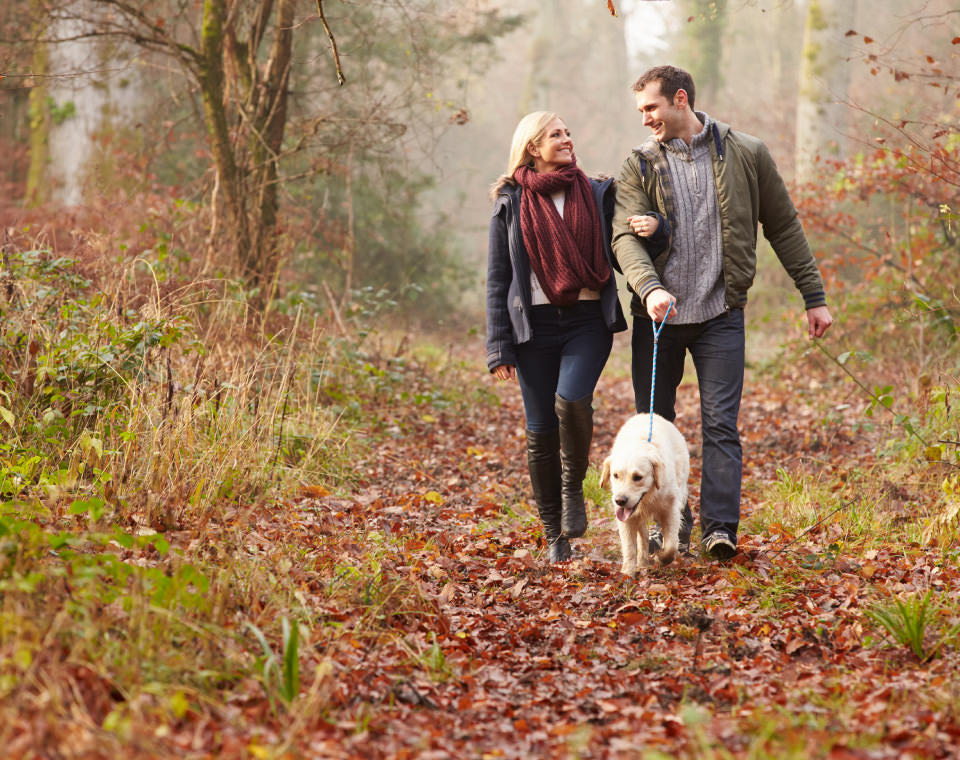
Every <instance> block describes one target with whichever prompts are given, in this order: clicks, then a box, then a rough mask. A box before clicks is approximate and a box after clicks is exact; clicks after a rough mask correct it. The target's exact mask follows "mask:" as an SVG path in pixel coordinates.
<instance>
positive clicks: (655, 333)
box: [647, 301, 673, 443]
mask: <svg viewBox="0 0 960 760" xmlns="http://www.w3.org/2000/svg"><path fill="white" fill-rule="evenodd" d="M672 308H673V301H671V302H670V305H669V306H668V307H667V316H665V317H664V318H663V322H661V323H660V327H657V323H656V322H654V321H653V320H652V319H651V320H650V329H651V330H653V373H652V375H651V376H650V433H649V435H647V443H649V442H650V441H652V440H653V388H654V386H655V385H656V383H657V345H658V344H659V343H660V332H661V331H662V330H663V326H664V325H665V324H667V320H668V319H670V310H671V309H672Z"/></svg>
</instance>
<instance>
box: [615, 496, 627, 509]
mask: <svg viewBox="0 0 960 760" xmlns="http://www.w3.org/2000/svg"><path fill="white" fill-rule="evenodd" d="M614 501H615V502H616V503H617V506H618V507H623V506H626V504H627V497H626V496H618V497H617V498H616V499H614Z"/></svg>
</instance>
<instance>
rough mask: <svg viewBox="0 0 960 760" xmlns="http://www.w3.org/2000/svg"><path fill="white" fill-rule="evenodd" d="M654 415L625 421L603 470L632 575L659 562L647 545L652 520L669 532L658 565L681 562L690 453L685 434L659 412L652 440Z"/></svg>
mask: <svg viewBox="0 0 960 760" xmlns="http://www.w3.org/2000/svg"><path fill="white" fill-rule="evenodd" d="M650 416H651V415H649V414H637V415H634V416H633V417H631V418H630V419H628V420H627V421H626V422H625V423H623V427H621V428H620V432H618V433H617V437H616V438H615V439H614V441H613V448H612V449H611V451H610V456H608V457H607V458H606V459H605V460H604V462H603V467H602V469H601V470H600V487H601V488H606V487H607V485H608V484H609V486H610V491H611V502H612V503H613V509H614V512H615V514H616V517H617V528H618V529H619V531H620V549H621V551H622V553H623V566H622V567H621V571H622V572H623V573H624V574H625V575H630V576H633V575H636V572H637V567H638V566H639V567H643V568H648V567H651V566H652V565H653V564H654V559H653V558H651V556H650V552H649V548H648V544H647V542H648V539H649V534H648V532H647V523H648V522H649V521H650V520H656V521H657V523H658V524H659V525H660V530H662V531H663V549H662V550H661V551H660V552H658V553H657V556H656V558H655V559H656V562H657V563H658V564H660V565H669V564H670V563H671V562H673V560H674V559H675V558H676V556H677V541H678V533H679V531H680V513H681V510H682V509H683V505H684V503H685V502H686V500H687V480H688V479H689V477H690V453H689V452H688V451H687V442H686V441H685V440H684V438H683V434H682V433H681V432H680V431H679V430H677V428H676V427H675V426H674V424H673V423H672V422H668V421H667V420H665V419H664V418H663V417H661V416H660V415H658V414H654V415H653V438H652V440H651V441H647V436H648V435H649V433H650ZM638 543H639V548H640V559H639V562H638V560H637V545H638Z"/></svg>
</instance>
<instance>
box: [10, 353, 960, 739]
mask: <svg viewBox="0 0 960 760" xmlns="http://www.w3.org/2000/svg"><path fill="white" fill-rule="evenodd" d="M476 378H479V379H478V380H477V379H476ZM474 381H476V382H477V383H479V384H484V387H485V388H488V389H489V392H488V393H485V394H481V395H485V396H486V397H487V402H486V403H473V404H468V405H463V406H460V407H459V408H455V407H446V408H445V407H443V406H442V405H439V406H432V405H430V404H420V405H418V406H412V405H409V404H408V405H400V404H397V405H395V406H393V407H387V408H386V409H388V410H389V411H383V412H382V413H380V414H378V415H376V420H377V422H376V424H374V425H373V426H371V428H370V429H369V430H368V431H366V438H365V440H363V441H356V442H354V443H355V445H354V447H353V448H355V449H356V450H357V451H358V452H359V453H357V455H356V458H355V459H354V460H353V461H352V462H351V465H350V466H351V469H352V471H353V472H352V477H353V485H351V486H350V487H349V488H345V489H343V490H341V491H334V492H331V491H330V490H329V489H328V488H326V487H324V486H321V485H316V486H308V487H306V488H305V489H304V490H303V492H302V493H301V495H300V497H299V498H298V499H296V500H294V501H293V502H292V503H286V504H262V505H259V506H253V507H250V508H243V509H235V510H230V511H228V512H227V513H226V514H225V515H223V517H222V518H221V517H214V518H213V519H212V521H211V523H209V524H206V525H203V526H199V525H198V526H193V527H190V528H186V529H184V530H182V531H178V532H171V533H168V534H167V539H168V540H169V541H170V543H171V547H172V550H173V551H174V552H175V551H177V550H182V551H185V552H189V553H193V554H197V555H201V556H205V557H206V558H207V559H209V560H210V561H212V562H229V561H231V558H230V556H228V554H229V553H230V552H233V553H238V552H239V553H243V554H246V555H247V559H250V558H254V559H257V560H258V561H261V562H263V563H265V564H268V565H271V566H272V567H273V568H274V570H275V572H277V573H279V574H280V575H282V576H283V578H282V581H283V584H282V585H284V586H285V587H288V588H289V589H291V594H292V595H293V597H294V598H295V600H296V601H295V602H293V601H291V605H293V606H296V607H298V608H299V609H301V610H303V611H306V613H307V615H308V619H306V620H303V621H302V623H303V625H304V628H305V629H307V630H309V633H308V634H307V635H305V637H304V638H303V640H302V641H301V643H300V647H301V654H300V661H301V675H300V679H301V691H300V694H299V696H297V697H296V699H295V700H294V701H292V702H291V704H290V705H289V706H286V707H285V706H284V705H283V703H282V701H281V700H279V699H278V698H276V695H273V697H274V698H273V699H272V700H271V699H268V696H267V695H266V694H265V689H264V685H263V683H262V682H261V681H259V680H257V679H255V678H252V677H247V678H246V679H244V680H242V681H240V682H239V683H234V684H231V685H230V687H229V688H226V694H225V696H224V698H223V699H222V701H220V702H219V703H218V702H214V701H212V700H211V701H205V700H204V699H203V698H202V696H199V695H195V694H191V693H189V692H188V693H187V697H186V699H185V700H184V704H183V706H182V707H181V708H180V709H175V710H174V713H176V716H175V718H171V720H170V723H169V724H168V725H163V726H162V727H157V726H155V725H150V724H145V725H139V724H137V722H136V721H135V722H134V725H127V726H126V727H125V733H122V736H124V737H125V738H124V740H123V741H120V742H119V743H117V739H116V736H117V731H116V727H115V726H112V727H111V728H112V729H114V730H112V731H110V732H108V731H105V730H104V729H103V728H102V727H101V724H102V723H103V722H104V717H105V716H106V715H107V714H108V713H110V711H111V710H112V709H113V706H114V705H115V703H116V701H117V699H118V697H117V695H116V689H115V687H113V686H112V685H111V682H110V679H109V676H108V675H107V674H104V673H96V672H91V671H90V670H89V669H86V670H84V669H82V668H77V669H76V672H75V673H74V674H73V676H72V677H71V678H72V681H71V683H72V686H71V688H74V689H76V690H77V691H78V693H80V694H81V695H82V699H78V700H77V704H78V705H81V706H82V709H81V712H83V718H82V719H80V718H78V719H77V720H76V723H75V726H76V727H77V728H78V730H77V732H76V733H75V734H74V736H75V737H76V739H75V741H76V743H75V744H74V745H73V746H72V747H69V746H65V745H64V744H63V743H62V742H63V741H64V739H65V738H66V736H65V734H64V733H63V732H62V731H59V730H56V729H53V728H51V727H50V726H49V724H48V725H47V727H46V728H44V729H43V730H42V731H41V729H40V728H38V727H39V726H40V724H41V721H40V720H39V718H38V716H39V715H40V714H42V713H43V712H44V711H45V710H48V709H49V705H48V704H44V700H43V699H42V698H41V694H42V691H35V690H29V691H26V690H25V693H24V694H21V695H20V698H21V699H22V704H21V707H20V709H18V711H17V713H18V716H19V720H21V721H23V722H22V723H21V724H20V730H12V731H11V727H10V726H8V728H7V729H6V730H5V731H4V732H3V733H4V738H5V739H7V740H8V745H7V746H8V747H10V748H12V749H13V750H16V751H17V752H21V753H22V754H23V755H27V754H30V752H33V753H34V754H33V755H32V756H37V757H100V756H109V755H110V754H111V750H110V748H111V747H113V748H114V749H116V748H118V747H123V748H124V751H125V752H126V753H127V755H128V756H130V757H139V756H145V757H146V756H184V757H290V758H296V757H317V758H328V757H329V758H468V757H474V758H497V757H506V758H531V757H551V758H559V757H582V758H621V757H622V758H633V757H644V758H657V757H678V756H685V757H736V758H746V757H756V758H760V757H764V758H765V757H778V758H789V757H796V758H812V757H824V758H903V757H918V758H919V757H953V756H956V755H955V750H954V747H955V746H957V745H958V744H960V707H958V705H960V700H958V697H960V677H958V676H960V673H958V671H960V655H958V652H957V651H956V647H955V646H954V644H955V640H950V641H948V642H947V644H946V645H945V646H943V647H942V648H941V649H940V650H939V651H938V652H936V655H937V656H935V657H932V658H931V659H929V660H928V661H926V662H921V660H920V659H919V658H917V657H916V656H914V655H913V654H912V653H911V652H910V651H909V650H908V649H906V648H904V647H902V646H900V645H897V644H895V643H893V642H891V641H889V640H886V639H884V637H883V635H882V634H881V632H880V631H879V630H878V628H877V627H876V626H874V625H873V624H872V623H871V622H870V621H869V620H868V619H867V618H866V617H865V615H864V610H865V609H867V608H868V607H869V606H871V605H875V604H878V603H881V602H884V601H888V600H889V597H890V595H893V594H897V593H908V594H909V593H912V592H926V591H927V590H928V589H932V590H933V591H934V592H935V593H938V594H942V597H944V598H946V597H947V596H948V595H949V594H951V593H952V592H951V590H952V589H955V588H956V583H957V566H956V561H955V560H956V557H955V555H950V558H949V559H948V555H947V554H945V553H944V551H943V550H940V549H936V548H935V547H928V546H922V545H921V544H920V543H919V542H917V541H910V540H909V536H910V535H911V533H910V530H909V529H908V528H909V526H910V525H911V524H912V523H913V522H914V521H915V519H916V517H917V515H914V514H912V513H911V510H923V509H925V507H924V506H923V500H922V499H921V498H920V496H919V495H918V494H916V493H912V492H911V488H910V486H909V484H903V483H894V482H889V481H887V482H879V483H878V482H874V481H876V479H877V478H880V479H881V481H882V475H881V474H880V473H882V472H885V471H886V470H883V469H882V468H878V467H877V466H876V458H875V453H876V448H877V441H876V439H875V437H872V436H871V435H868V434H866V433H864V432H863V431H862V430H861V429H860V424H859V423H860V422H861V421H862V419H863V417H862V408H863V405H862V404H860V403H859V402H858V401H857V399H856V398H855V397H854V396H853V392H852V391H851V390H850V387H849V386H847V385H842V384H841V385H831V384H829V383H828V384H825V385H821V384H820V383H818V382H814V381H811V380H809V379H808V378H806V377H804V376H803V375H802V373H801V372H796V373H795V374H792V375H791V374H790V373H789V372H781V373H780V374H779V375H777V376H776V378H774V379H771V377H770V376H763V377H759V376H757V377H748V383H747V389H746V392H745V397H744V404H743V410H742V413H741V423H740V424H741V430H742V436H743V443H744V450H745V472H744V497H743V513H744V517H743V521H742V523H741V536H740V552H739V554H738V555H737V556H736V557H735V558H734V559H733V560H732V561H731V562H727V563H718V562H715V561H711V560H709V559H707V558H705V557H701V556H699V555H696V554H695V555H694V556H691V557H686V558H682V560H681V561H680V562H678V563H676V564H674V565H673V566H670V567H668V568H664V569H658V570H653V571H650V572H648V573H646V574H643V573H641V574H640V575H639V576H638V577H637V578H636V579H628V578H625V577H624V576H622V575H620V573H619V560H620V558H619V543H618V540H617V534H616V528H615V525H614V519H613V516H612V512H611V510H610V509H609V508H608V506H607V504H606V503H605V502H602V497H601V492H600V491H598V490H597V489H596V487H595V475H594V476H593V477H594V480H593V481H592V482H589V483H588V493H590V494H592V495H593V496H594V498H595V499H596V500H598V501H601V502H602V503H599V504H591V505H589V517H590V522H589V528H588V533H587V535H586V536H585V537H584V538H583V539H581V540H578V541H576V542H575V546H576V556H575V559H574V560H573V561H570V562H568V563H564V564H562V565H554V566H548V565H546V564H545V562H544V557H545V549H544V546H543V541H542V537H541V535H540V530H539V524H538V521H537V519H536V518H535V514H536V513H535V510H534V508H533V506H532V502H531V494H530V491H529V486H528V481H527V474H526V464H525V455H524V443H523V424H522V419H523V418H522V412H521V408H520V401H519V392H518V390H517V388H516V386H508V385H498V386H494V385H493V384H492V380H490V379H488V378H487V377H486V376H485V373H483V372H482V370H479V369H478V370H477V373H476V374H474V375H472V376H470V379H469V382H474ZM486 383H490V385H485V384H486ZM595 408H596V434H595V438H594V448H593V454H592V457H591V461H592V462H593V463H594V464H595V465H596V464H598V463H599V462H600V460H601V459H602V458H603V456H605V452H606V451H607V450H608V449H609V446H610V444H611V442H612V440H613V436H614V435H615V433H616V430H617V429H618V427H619V425H620V424H621V423H622V422H623V420H624V419H626V417H627V416H628V415H629V414H630V410H631V409H632V391H631V388H630V383H629V379H625V378H623V377H604V378H603V379H602V380H601V383H600V386H599V388H598V392H597V395H596V399H595ZM678 412H679V416H678V420H677V424H678V427H679V428H680V429H681V431H682V432H683V433H684V434H685V435H686V437H687V440H688V442H689V445H690V448H691V453H692V469H693V472H692V476H691V486H692V489H691V504H692V506H694V512H695V513H696V504H697V498H698V488H697V486H698V483H699V476H700V470H699V461H700V460H699V413H698V410H697V393H696V386H695V384H684V385H683V386H682V387H681V390H680V393H679V401H678ZM868 483H872V485H869V487H868V485H867V484H868ZM838 508H839V509H838ZM834 510H838V511H834ZM830 512H834V514H832V515H831V514H830ZM818 522H819V525H817V527H815V528H813V529H812V530H809V532H806V533H804V531H805V530H806V529H807V528H809V527H810V526H811V525H814V524H816V523H818ZM696 535H697V534H696V533H695V537H696ZM211 537H221V538H223V539H224V541H223V543H222V544H221V545H220V546H219V547H218V545H217V544H218V541H213V540H211ZM230 537H233V538H232V539H231V538H230ZM226 546H231V547H232V548H231V549H226V548H224V547H226ZM278 583H279V581H278ZM250 598H251V600H252V601H251V604H257V599H258V597H257V596H256V595H251V597H250ZM262 604H263V605H264V607H265V609H264V610H261V611H262V612H264V614H268V613H269V610H267V609H266V607H267V606H269V605H270V604H272V602H271V601H270V600H269V599H268V598H264V599H263V600H262ZM276 614H279V612H277V613H276ZM936 622H938V624H939V622H940V621H936ZM938 630H939V629H938V628H937V627H935V626H934V625H933V623H931V625H930V626H929V628H928V631H927V634H928V638H927V641H926V647H927V649H928V650H929V649H930V648H931V647H933V646H934V645H935V640H934V639H933V638H930V637H932V636H934V635H935V634H936V633H937V631H938ZM202 638H203V634H202V632H201V631H200V630H199V629H198V640H200V639H202ZM267 691H268V690H267ZM48 699H49V698H48ZM188 705H189V706H188ZM31 725H32V728H31ZM161 728H162V730H161ZM80 729H83V730H80ZM154 729H156V730H154ZM38 731H40V733H39V734H38ZM44 731H45V732H46V733H47V735H48V739H49V740H51V741H56V742H58V743H59V748H57V749H54V748H52V747H49V746H48V747H47V749H46V750H45V751H40V752H38V749H39V747H40V746H42V741H43V732H44ZM81 737H82V738H81ZM18 742H20V743H19V744H18ZM101 753H102V754H101ZM15 754H16V752H15Z"/></svg>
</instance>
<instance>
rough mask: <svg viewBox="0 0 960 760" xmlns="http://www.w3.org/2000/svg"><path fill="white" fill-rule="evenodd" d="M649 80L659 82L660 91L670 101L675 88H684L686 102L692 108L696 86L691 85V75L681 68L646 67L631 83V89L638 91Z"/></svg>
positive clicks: (675, 92)
mask: <svg viewBox="0 0 960 760" xmlns="http://www.w3.org/2000/svg"><path fill="white" fill-rule="evenodd" d="M651 82H659V83H660V93H661V94H662V95H663V97H665V98H666V99H667V100H669V101H670V102H671V103H673V97H674V96H675V95H676V94H677V90H685V91H686V93H687V102H688V103H689V104H690V108H691V110H692V109H693V99H694V96H695V95H696V88H695V87H694V85H693V77H692V76H690V74H688V73H687V72H686V71H684V70H683V69H678V68H677V67H676V66H654V67H653V68H652V69H647V70H646V71H645V72H643V74H641V75H640V78H639V79H638V80H637V81H636V83H635V84H634V85H633V91H634V92H640V90H642V89H643V88H644V87H646V86H647V85H648V84H650V83H651Z"/></svg>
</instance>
